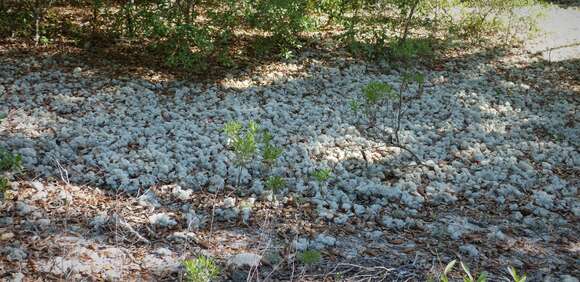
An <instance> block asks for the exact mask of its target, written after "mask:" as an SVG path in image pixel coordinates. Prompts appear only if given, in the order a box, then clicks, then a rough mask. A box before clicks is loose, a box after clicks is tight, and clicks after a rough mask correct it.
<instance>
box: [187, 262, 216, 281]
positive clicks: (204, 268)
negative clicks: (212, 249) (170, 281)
mask: <svg viewBox="0 0 580 282" xmlns="http://www.w3.org/2000/svg"><path fill="white" fill-rule="evenodd" d="M183 267H184V268H185V276H186V279H187V281H190V282H207V281H212V280H215V279H217V277H218V276H219V274H220V270H219V268H218V267H217V266H216V264H215V262H214V261H213V259H211V258H208V257H205V256H199V257H197V258H196V259H193V260H191V259H190V260H185V261H183Z"/></svg>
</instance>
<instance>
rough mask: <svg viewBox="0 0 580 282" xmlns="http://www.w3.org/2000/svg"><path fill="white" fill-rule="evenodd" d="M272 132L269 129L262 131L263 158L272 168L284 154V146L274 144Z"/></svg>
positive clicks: (267, 165)
mask: <svg viewBox="0 0 580 282" xmlns="http://www.w3.org/2000/svg"><path fill="white" fill-rule="evenodd" d="M272 139H273V137H272V134H270V132H269V131H268V130H264V131H263V132H262V143H263V144H264V148H263V152H262V160H263V162H264V164H265V165H266V167H268V168H271V167H272V166H273V165H274V163H275V162H276V160H277V159H278V158H279V157H280V156H281V155H282V152H283V151H284V150H282V148H278V147H276V146H274V145H272Z"/></svg>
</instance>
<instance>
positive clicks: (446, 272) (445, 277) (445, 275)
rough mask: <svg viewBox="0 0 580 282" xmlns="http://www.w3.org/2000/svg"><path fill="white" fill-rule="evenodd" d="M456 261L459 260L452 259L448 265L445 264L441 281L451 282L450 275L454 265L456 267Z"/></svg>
mask: <svg viewBox="0 0 580 282" xmlns="http://www.w3.org/2000/svg"><path fill="white" fill-rule="evenodd" d="M456 263H457V260H452V261H450V262H449V263H448V264H447V266H445V269H444V270H443V273H441V275H440V277H439V281H440V282H449V277H448V275H449V273H450V272H451V270H453V267H455V264H456Z"/></svg>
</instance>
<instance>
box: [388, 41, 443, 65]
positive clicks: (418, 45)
mask: <svg viewBox="0 0 580 282" xmlns="http://www.w3.org/2000/svg"><path fill="white" fill-rule="evenodd" d="M389 54H390V56H391V58H393V59H396V60H400V61H410V60H412V59H417V58H420V57H431V56H432V55H433V47H432V42H431V41H430V40H429V39H407V40H405V41H402V42H398V43H395V44H393V46H391V48H390V49H389Z"/></svg>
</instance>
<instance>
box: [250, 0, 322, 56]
mask: <svg viewBox="0 0 580 282" xmlns="http://www.w3.org/2000/svg"><path fill="white" fill-rule="evenodd" d="M309 2H310V1H309V0H295V1H287V0H257V1H248V4H249V5H248V8H247V10H246V18H247V20H248V22H249V23H250V25H251V26H252V27H255V28H259V29H261V30H264V31H266V32H269V33H270V34H271V36H272V39H273V41H274V42H276V43H277V44H278V45H279V46H280V47H286V46H290V47H300V44H299V40H298V33H299V32H302V31H305V30H307V29H309V28H310V29H312V21H311V20H310V18H309Z"/></svg>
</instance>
